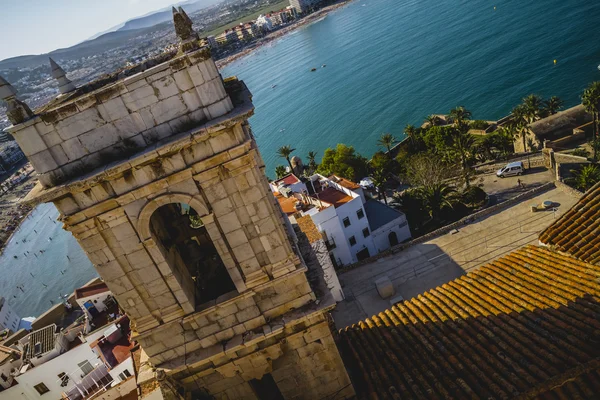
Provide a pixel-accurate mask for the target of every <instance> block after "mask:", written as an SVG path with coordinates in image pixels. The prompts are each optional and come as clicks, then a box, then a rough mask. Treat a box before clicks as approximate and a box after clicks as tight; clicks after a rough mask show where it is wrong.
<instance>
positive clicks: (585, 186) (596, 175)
mask: <svg viewBox="0 0 600 400" xmlns="http://www.w3.org/2000/svg"><path fill="white" fill-rule="evenodd" d="M571 173H572V174H573V178H572V179H570V182H569V183H571V184H573V185H574V186H575V187H576V188H577V189H579V190H581V191H582V192H587V191H588V190H589V189H590V188H591V187H592V186H594V185H595V184H596V183H598V182H600V168H598V166H597V165H595V164H586V165H584V166H583V167H582V168H581V169H579V170H571Z"/></svg>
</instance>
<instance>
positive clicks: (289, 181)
mask: <svg viewBox="0 0 600 400" xmlns="http://www.w3.org/2000/svg"><path fill="white" fill-rule="evenodd" d="M298 182H300V179H298V178H297V177H296V175H294V174H289V175H286V176H284V177H283V178H281V179H277V180H276V181H275V182H273V184H274V185H275V186H279V185H280V184H282V183H283V184H285V185H293V184H294V183H298Z"/></svg>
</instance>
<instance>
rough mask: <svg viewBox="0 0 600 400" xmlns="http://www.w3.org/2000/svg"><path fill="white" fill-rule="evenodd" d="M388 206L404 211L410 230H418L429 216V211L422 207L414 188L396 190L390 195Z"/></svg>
mask: <svg viewBox="0 0 600 400" xmlns="http://www.w3.org/2000/svg"><path fill="white" fill-rule="evenodd" d="M390 206H391V207H393V208H397V209H399V210H401V211H402V212H404V215H406V220H407V221H408V225H409V226H410V229H411V231H413V233H415V231H419V230H420V229H421V227H422V225H423V223H424V222H425V220H426V219H427V218H428V217H429V213H428V212H427V211H426V210H425V209H424V208H423V202H422V201H421V199H420V198H419V197H418V196H417V194H416V193H415V190H414V189H407V190H404V191H402V192H396V193H394V195H393V196H392V201H391V202H390Z"/></svg>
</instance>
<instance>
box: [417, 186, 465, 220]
mask: <svg viewBox="0 0 600 400" xmlns="http://www.w3.org/2000/svg"><path fill="white" fill-rule="evenodd" d="M415 194H416V195H417V197H418V198H420V199H421V201H422V202H423V207H424V208H425V210H427V212H428V213H429V216H430V217H431V218H432V219H433V220H434V221H438V220H439V217H440V212H441V211H442V209H444V208H453V207H454V205H455V204H457V203H458V201H459V198H458V194H457V192H456V189H454V188H453V187H452V186H450V185H448V184H447V183H444V182H438V183H436V184H434V185H431V186H428V187H424V186H421V187H418V188H416V189H415Z"/></svg>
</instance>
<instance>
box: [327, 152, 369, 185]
mask: <svg viewBox="0 0 600 400" xmlns="http://www.w3.org/2000/svg"><path fill="white" fill-rule="evenodd" d="M317 172H319V173H321V174H323V175H326V176H329V175H332V174H334V175H338V176H341V177H342V178H346V179H350V180H352V181H355V182H357V181H358V180H360V179H361V178H363V177H365V176H367V175H368V173H369V166H368V160H367V159H366V158H365V157H363V156H361V155H360V154H358V153H357V152H356V151H355V150H354V147H352V146H346V145H345V144H342V143H339V144H338V145H337V146H336V147H335V149H331V148H328V149H327V150H325V153H324V154H323V159H322V160H321V164H320V165H319V167H318V168H317Z"/></svg>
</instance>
